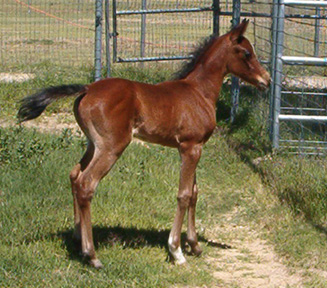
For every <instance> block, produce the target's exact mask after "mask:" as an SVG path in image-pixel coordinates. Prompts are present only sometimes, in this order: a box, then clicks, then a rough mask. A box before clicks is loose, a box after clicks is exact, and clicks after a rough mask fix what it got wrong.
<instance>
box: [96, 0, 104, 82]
mask: <svg viewBox="0 0 327 288" xmlns="http://www.w3.org/2000/svg"><path fill="white" fill-rule="evenodd" d="M102 3H103V2H102V0H96V1H95V53H94V54H95V58H94V66H95V73H94V80H95V81H98V80H100V79H101V68H102V64H101V53H102V51H101V50H102Z"/></svg>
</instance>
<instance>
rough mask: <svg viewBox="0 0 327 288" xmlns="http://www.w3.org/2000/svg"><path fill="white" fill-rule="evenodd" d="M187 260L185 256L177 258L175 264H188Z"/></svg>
mask: <svg viewBox="0 0 327 288" xmlns="http://www.w3.org/2000/svg"><path fill="white" fill-rule="evenodd" d="M186 263H187V262H186V259H185V258H184V257H183V258H180V259H175V261H174V264H175V265H178V266H180V265H184V264H186Z"/></svg>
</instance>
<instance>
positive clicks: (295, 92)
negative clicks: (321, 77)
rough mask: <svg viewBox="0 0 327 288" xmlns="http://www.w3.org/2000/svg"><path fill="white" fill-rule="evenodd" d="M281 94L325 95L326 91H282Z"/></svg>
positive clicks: (326, 94)
mask: <svg viewBox="0 0 327 288" xmlns="http://www.w3.org/2000/svg"><path fill="white" fill-rule="evenodd" d="M282 94H288V95H298V96H306V95H308V96H327V93H321V92H300V91H282Z"/></svg>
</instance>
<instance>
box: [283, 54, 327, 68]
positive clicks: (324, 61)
mask: <svg viewBox="0 0 327 288" xmlns="http://www.w3.org/2000/svg"><path fill="white" fill-rule="evenodd" d="M281 59H282V61H283V63H284V64H287V65H316V66H326V65H327V57H326V58H317V57H301V56H282V57H281Z"/></svg>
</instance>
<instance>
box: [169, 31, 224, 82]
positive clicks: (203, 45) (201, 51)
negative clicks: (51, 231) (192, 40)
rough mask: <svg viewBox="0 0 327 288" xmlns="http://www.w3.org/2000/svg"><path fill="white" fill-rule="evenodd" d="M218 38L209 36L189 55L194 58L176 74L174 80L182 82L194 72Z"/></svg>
mask: <svg viewBox="0 0 327 288" xmlns="http://www.w3.org/2000/svg"><path fill="white" fill-rule="evenodd" d="M217 38H218V36H216V35H211V36H208V37H207V38H206V39H204V41H203V42H202V43H201V44H200V45H198V47H197V48H196V49H195V50H194V51H193V52H191V53H190V54H189V55H190V56H191V57H192V59H191V60H190V61H186V62H185V63H184V64H183V65H182V68H181V69H180V70H179V71H178V72H176V73H175V74H174V77H173V79H174V80H180V79H183V78H185V77H186V76H187V75H188V74H190V72H191V71H193V69H194V67H195V65H196V64H197V63H198V61H199V59H200V58H201V56H202V55H203V54H204V53H205V52H207V51H208V49H209V47H210V46H211V45H212V43H213V42H214V41H215V40H216V39H217Z"/></svg>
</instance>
